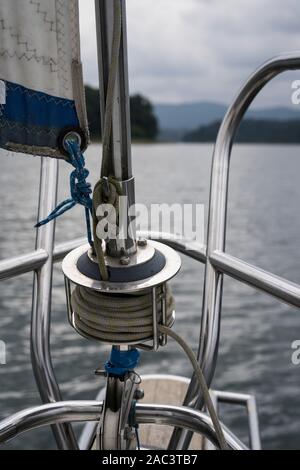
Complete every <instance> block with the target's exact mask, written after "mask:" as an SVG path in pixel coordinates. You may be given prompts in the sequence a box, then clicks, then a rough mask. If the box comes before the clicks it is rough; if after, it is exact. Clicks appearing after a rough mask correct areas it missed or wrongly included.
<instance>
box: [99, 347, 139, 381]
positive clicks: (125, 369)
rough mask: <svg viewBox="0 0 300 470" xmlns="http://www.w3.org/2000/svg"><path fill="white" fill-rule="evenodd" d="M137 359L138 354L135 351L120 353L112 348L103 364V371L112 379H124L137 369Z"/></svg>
mask: <svg viewBox="0 0 300 470" xmlns="http://www.w3.org/2000/svg"><path fill="white" fill-rule="evenodd" d="M139 358H140V353H139V351H138V350H137V349H130V350H128V351H120V350H119V349H118V348H116V347H115V346H113V347H112V350H111V354H110V359H109V361H107V362H106V364H105V371H106V372H107V373H108V374H109V375H112V376H114V377H124V375H126V374H128V373H129V372H131V371H133V370H134V369H135V368H136V367H137V365H138V362H139Z"/></svg>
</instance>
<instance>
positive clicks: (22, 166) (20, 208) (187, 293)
mask: <svg viewBox="0 0 300 470" xmlns="http://www.w3.org/2000/svg"><path fill="white" fill-rule="evenodd" d="M212 151H213V148H212V146H211V145H198V144H195V145H185V144H172V145H169V144H165V145H160V144H159V145H134V146H133V164H134V173H135V176H136V185H137V201H138V202H143V203H146V204H150V203H163V202H166V203H174V202H178V203H195V202H197V203H203V204H205V206H206V207H207V203H208V195H209V176H210V167H211V158H212ZM100 152H101V149H100V147H97V146H91V147H90V148H89V150H88V152H87V165H88V167H89V168H90V170H91V181H92V182H93V183H95V182H96V179H97V176H98V174H99V161H100ZM39 168H40V163H39V159H37V158H32V157H23V156H18V157H12V156H7V155H4V154H3V155H1V172H0V220H1V231H0V259H5V258H7V257H10V256H15V255H17V254H21V253H25V252H27V251H29V250H32V249H33V248H34V239H35V233H34V229H33V226H34V224H35V221H36V212H37V195H38V180H39ZM68 173H69V168H68V166H67V164H65V163H62V164H61V173H60V195H59V197H60V200H61V199H62V198H64V197H65V196H66V195H67V194H68ZM299 174H300V147H298V146H254V145H252V146H246V145H245V146H244V145H240V146H236V147H235V149H234V151H233V157H232V167H231V179H230V196H229V213H228V236H227V251H228V252H229V253H231V254H232V255H234V256H238V257H241V258H243V259H245V260H247V261H249V262H251V263H255V264H256V265H258V266H259V267H261V268H264V269H267V270H269V271H272V272H274V273H276V274H278V275H280V276H283V277H286V278H287V279H289V280H292V281H294V282H300V255H299V244H300V213H299V201H300V185H299ZM82 211H83V210H82V208H76V209H74V210H73V212H72V213H69V214H66V215H65V216H64V217H63V218H61V219H60V220H59V221H58V224H57V228H58V230H57V242H61V241H65V240H71V239H72V238H75V237H80V236H84V224H83V212H82ZM183 262H184V264H183V269H182V271H181V273H180V275H179V276H178V277H177V278H176V279H175V281H174V282H173V289H174V293H175V296H176V303H177V320H176V330H177V331H178V332H179V333H180V334H181V335H182V336H183V337H184V338H185V339H187V340H188V341H189V344H190V345H191V346H192V347H193V348H195V349H196V348H197V345H198V335H199V329H200V317H201V299H202V287H203V272H204V268H203V266H202V265H200V264H199V263H196V262H194V261H192V260H189V259H186V258H183ZM31 288H32V275H25V276H22V277H20V278H18V279H15V280H10V281H5V282H3V283H1V284H0V340H2V341H5V342H6V345H7V365H5V366H4V365H3V366H0V381H1V382H0V383H1V388H0V418H4V417H6V416H8V415H9V414H11V413H14V412H17V411H19V410H21V409H23V408H26V407H30V406H33V405H36V404H39V403H40V399H39V396H38V394H37V391H36V387H35V383H34V378H33V374H32V372H31V366H30V345H29V335H30V310H31ZM51 332H52V337H51V345H52V353H53V362H54V367H55V371H56V375H57V378H58V380H59V382H60V384H61V391H62V394H63V398H64V399H93V398H94V397H95V395H96V393H97V391H98V389H99V387H101V386H102V385H103V381H101V380H99V379H98V378H95V377H94V375H93V371H94V369H95V368H96V367H98V366H100V364H102V363H103V362H104V361H105V360H106V358H107V355H108V351H109V348H107V347H106V346H102V345H98V344H95V343H92V342H89V341H87V340H85V339H82V338H80V337H79V336H78V335H77V334H76V333H75V332H74V331H73V330H72V329H71V327H70V326H69V324H68V322H67V318H66V308H65V295H64V289H63V278H62V274H61V269H60V266H56V267H55V273H54V290H53V313H52V326H51ZM298 339H300V315H299V312H298V311H297V310H296V309H293V308H291V307H289V306H286V305H284V304H282V303H280V302H278V301H276V300H274V299H272V298H271V297H268V296H266V295H264V294H262V293H258V292H256V291H255V290H253V289H251V288H250V287H247V286H244V285H242V284H239V283H238V282H236V281H233V280H230V279H226V280H225V285H224V302H223V316H222V332H221V347H220V355H219V361H218V367H217V371H216V375H215V380H214V384H213V386H214V388H215V389H219V390H225V391H232V392H245V393H253V394H255V395H256V397H257V401H258V406H259V415H260V424H261V433H262V441H263V446H264V447H265V448H285V449H293V448H294V449H295V448H299V447H300V437H299V428H300V394H299V388H300V366H298V367H297V366H294V365H293V364H292V362H291V355H292V349H291V344H292V342H293V341H295V340H298ZM139 372H140V373H155V372H162V373H171V374H182V375H189V374H190V373H191V369H190V367H189V364H188V361H187V359H186V358H185V356H184V355H183V354H182V353H181V351H179V349H178V347H177V346H176V345H175V344H174V343H173V342H170V343H169V344H168V346H167V348H165V349H162V350H160V351H159V352H158V353H146V352H144V353H143V354H142V360H141V366H140V368H139ZM221 417H222V419H223V421H224V422H225V423H226V424H227V425H228V426H230V427H231V428H232V429H233V431H234V432H236V433H237V434H238V435H239V437H240V438H242V439H247V422H246V417H245V414H244V411H243V410H240V409H239V408H237V409H235V408H232V407H224V408H222V409H221ZM76 429H77V430H78V432H79V431H80V427H79V426H77V427H76ZM3 448H4V449H11V448H13V449H16V448H18V449H21V448H25V449H31V448H35V449H46V448H55V444H54V441H53V438H52V435H51V432H50V431H49V430H48V429H43V430H38V431H35V432H32V433H29V434H26V435H24V436H22V437H20V438H18V439H17V440H15V441H14V442H12V443H10V444H8V445H6V446H4V447H3Z"/></svg>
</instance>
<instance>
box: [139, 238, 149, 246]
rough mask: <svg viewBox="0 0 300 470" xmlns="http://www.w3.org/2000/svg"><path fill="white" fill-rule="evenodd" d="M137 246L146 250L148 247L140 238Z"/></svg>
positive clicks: (145, 241) (144, 240) (143, 239)
mask: <svg viewBox="0 0 300 470" xmlns="http://www.w3.org/2000/svg"><path fill="white" fill-rule="evenodd" d="M137 244H138V246H139V247H140V248H146V246H147V245H148V241H147V240H146V239H145V238H141V239H140V240H138V242H137Z"/></svg>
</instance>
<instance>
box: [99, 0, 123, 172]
mask: <svg viewBox="0 0 300 470" xmlns="http://www.w3.org/2000/svg"><path fill="white" fill-rule="evenodd" d="M113 1H114V30H113V42H112V54H111V63H110V68H109V77H108V85H107V95H106V107H105V116H104V130H103V139H102V144H103V156H102V169H101V176H102V177H103V176H106V177H108V176H111V175H109V174H108V173H109V152H110V143H111V141H110V140H111V131H112V116H113V107H114V95H115V86H116V80H117V75H118V67H119V55H120V47H121V38H122V9H121V2H120V0H113Z"/></svg>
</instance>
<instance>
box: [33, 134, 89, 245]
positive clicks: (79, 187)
mask: <svg viewBox="0 0 300 470" xmlns="http://www.w3.org/2000/svg"><path fill="white" fill-rule="evenodd" d="M66 149H67V151H68V153H69V163H70V164H71V165H72V166H73V167H74V171H72V173H71V175H70V192H71V197H70V198H69V199H66V200H65V201H63V202H61V203H60V204H59V205H58V206H57V207H56V208H55V209H54V211H52V212H51V214H49V215H48V217H47V218H46V219H44V220H42V221H41V222H38V224H37V225H36V226H35V227H36V228H39V227H42V226H43V225H46V224H48V223H49V222H51V221H52V220H55V219H56V218H57V217H60V216H61V215H63V214H64V213H65V212H67V211H69V210H70V209H72V208H73V207H74V206H76V204H80V205H81V206H84V208H85V215H86V225H87V236H88V240H89V243H90V245H91V246H93V241H92V231H91V225H90V214H91V212H92V209H93V201H92V198H91V194H92V192H93V191H92V185H91V184H90V183H89V182H88V181H87V178H88V176H89V174H90V172H89V171H88V170H87V168H85V159H84V156H83V154H82V152H81V149H80V145H79V143H78V142H73V141H66Z"/></svg>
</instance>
